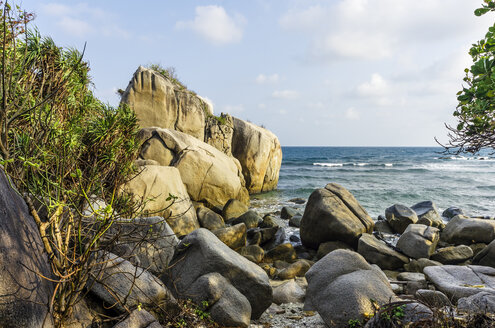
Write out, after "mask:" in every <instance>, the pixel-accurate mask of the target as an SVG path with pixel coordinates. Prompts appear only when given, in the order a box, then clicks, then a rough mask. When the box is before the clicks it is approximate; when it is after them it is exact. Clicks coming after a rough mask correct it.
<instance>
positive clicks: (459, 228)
mask: <svg viewBox="0 0 495 328" xmlns="http://www.w3.org/2000/svg"><path fill="white" fill-rule="evenodd" d="M441 238H442V240H443V241H446V242H448V243H451V244H456V245H459V244H464V245H470V244H473V243H487V244H488V243H490V242H491V241H492V240H494V239H495V220H484V219H470V218H467V217H464V216H461V215H457V216H456V217H454V218H452V220H450V222H449V223H447V225H446V226H445V229H444V230H443V231H442V234H441Z"/></svg>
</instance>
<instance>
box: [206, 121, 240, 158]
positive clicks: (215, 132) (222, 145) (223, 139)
mask: <svg viewBox="0 0 495 328" xmlns="http://www.w3.org/2000/svg"><path fill="white" fill-rule="evenodd" d="M233 136H234V120H233V118H232V116H230V115H229V114H224V113H222V114H221V115H220V118H217V117H214V116H207V117H206V126H205V142H206V143H207V144H209V145H212V146H213V147H215V148H216V149H218V150H220V151H221V152H222V153H225V154H226V155H228V156H232V137H233Z"/></svg>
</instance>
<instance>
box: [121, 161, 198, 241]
mask: <svg viewBox="0 0 495 328" xmlns="http://www.w3.org/2000/svg"><path fill="white" fill-rule="evenodd" d="M141 169H142V171H141V173H140V174H138V175H137V176H136V177H135V178H134V179H132V180H131V181H129V182H128V183H127V184H126V185H125V186H124V192H126V193H128V194H130V195H132V196H133V198H134V200H135V201H137V202H139V201H143V200H144V203H143V210H144V211H145V212H150V213H153V215H159V216H163V217H164V218H166V220H167V223H168V224H169V225H170V227H171V228H172V230H173V231H174V232H175V233H176V234H177V235H178V236H179V237H180V236H184V235H187V234H188V233H190V232H191V231H193V230H196V229H198V228H199V222H198V219H197V217H196V211H195V210H194V207H193V205H192V203H191V199H190V198H189V195H188V193H187V190H186V188H185V187H184V184H183V183H182V179H181V176H180V173H179V170H178V169H177V168H175V167H170V166H158V165H146V166H142V167H141ZM169 194H172V195H174V196H176V197H177V199H176V200H175V201H173V200H172V199H168V200H167V198H169Z"/></svg>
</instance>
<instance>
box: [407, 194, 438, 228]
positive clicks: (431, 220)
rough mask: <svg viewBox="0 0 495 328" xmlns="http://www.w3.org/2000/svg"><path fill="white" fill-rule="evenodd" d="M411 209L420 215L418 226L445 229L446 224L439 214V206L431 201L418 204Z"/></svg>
mask: <svg viewBox="0 0 495 328" xmlns="http://www.w3.org/2000/svg"><path fill="white" fill-rule="evenodd" d="M411 209H412V210H413V211H414V212H416V214H417V215H418V222H417V223H418V224H424V225H427V226H432V227H435V228H441V229H442V228H443V227H444V226H445V224H444V223H443V221H442V217H441V216H440V213H438V207H437V205H436V204H435V203H434V202H432V201H431V200H426V201H424V202H420V203H417V204H415V205H413V206H411Z"/></svg>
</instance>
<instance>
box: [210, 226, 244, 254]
mask: <svg viewBox="0 0 495 328" xmlns="http://www.w3.org/2000/svg"><path fill="white" fill-rule="evenodd" d="M246 231H247V230H246V225H245V224H244V223H239V224H236V225H234V226H230V227H225V228H221V229H218V230H215V231H213V233H214V234H215V236H217V238H218V239H220V240H221V241H222V242H223V243H224V244H225V245H227V246H229V247H230V248H232V249H239V248H241V247H244V246H246Z"/></svg>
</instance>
